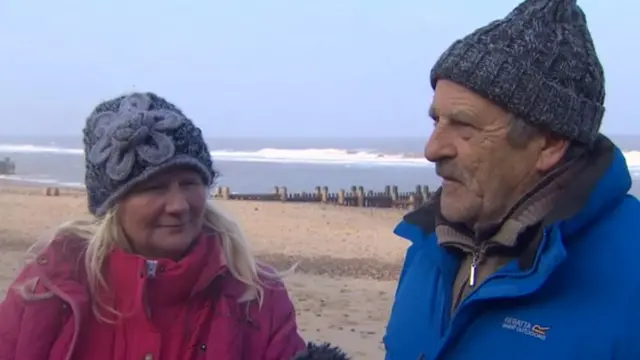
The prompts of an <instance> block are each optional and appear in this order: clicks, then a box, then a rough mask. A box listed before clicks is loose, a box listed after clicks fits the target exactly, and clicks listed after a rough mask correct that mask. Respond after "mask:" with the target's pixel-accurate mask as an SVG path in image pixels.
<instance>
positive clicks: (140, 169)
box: [83, 93, 215, 216]
mask: <svg viewBox="0 0 640 360" xmlns="http://www.w3.org/2000/svg"><path fill="white" fill-rule="evenodd" d="M83 133H84V152H85V167H86V173H85V186H86V188H87V193H88V201H89V211H90V212H91V213H92V214H94V215H96V216H102V215H104V214H105V213H106V212H107V211H108V210H109V209H110V208H111V207H112V206H113V205H114V204H115V203H116V202H117V201H118V200H119V199H120V197H121V196H122V195H124V194H125V193H126V192H127V191H129V190H130V189H131V188H132V187H133V186H135V185H136V184H138V183H140V182H142V181H144V180H145V179H148V178H149V177H150V176H152V175H154V174H156V173H158V172H159V171H162V170H164V169H167V168H169V167H173V166H188V167H191V168H193V169H194V170H196V171H198V172H199V173H200V174H201V175H202V178H203V179H204V181H205V183H206V184H207V185H211V184H212V182H213V181H214V179H215V172H214V170H213V163H212V160H211V154H210V153H209V149H208V148H207V144H206V143H205V141H204V138H203V137H202V131H201V130H200V129H199V128H198V127H196V126H195V125H194V124H193V122H191V120H189V119H188V118H187V117H186V116H185V115H184V114H183V113H182V111H180V110H179V109H178V108H177V107H175V106H174V105H173V104H171V103H169V102H168V101H166V100H165V99H163V98H161V97H159V96H157V95H155V94H153V93H133V94H129V95H126V96H120V97H118V98H116V99H112V100H108V101H105V102H103V103H101V104H99V105H98V106H97V107H96V108H95V110H94V111H93V112H92V113H91V115H90V116H89V118H88V119H87V122H86V125H85V128H84V130H83Z"/></svg>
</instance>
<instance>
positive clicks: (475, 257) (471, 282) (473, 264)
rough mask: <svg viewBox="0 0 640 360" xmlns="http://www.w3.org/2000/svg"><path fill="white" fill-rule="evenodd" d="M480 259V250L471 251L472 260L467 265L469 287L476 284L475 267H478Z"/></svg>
mask: <svg viewBox="0 0 640 360" xmlns="http://www.w3.org/2000/svg"><path fill="white" fill-rule="evenodd" d="M479 259H480V252H479V251H476V252H474V253H473V260H471V266H470V267H469V287H474V286H476V268H477V267H478V260H479Z"/></svg>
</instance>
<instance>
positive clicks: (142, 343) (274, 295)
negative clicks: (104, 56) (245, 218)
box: [0, 93, 305, 360]
mask: <svg viewBox="0 0 640 360" xmlns="http://www.w3.org/2000/svg"><path fill="white" fill-rule="evenodd" d="M84 146H85V163H86V176H85V184H86V188H87V194H88V203H89V211H90V212H91V214H93V215H94V216H95V217H96V219H97V221H96V222H95V224H87V223H82V222H74V223H69V224H66V225H64V226H62V227H61V228H60V229H59V231H57V235H56V236H55V237H54V239H53V240H52V241H50V242H49V243H48V244H47V245H46V246H45V247H44V249H43V250H42V251H39V252H38V255H37V257H36V259H35V261H34V262H32V263H30V264H29V265H27V266H26V267H25V269H24V270H23V271H22V272H21V273H20V275H19V276H18V278H17V279H16V281H15V282H14V284H13V286H12V287H11V289H10V290H9V292H8V293H7V296H6V299H5V300H4V301H3V302H2V304H1V305H0V359H12V360H42V359H49V360H71V359H73V360H85V359H87V360H89V359H90V360H112V359H117V360H121V359H122V360H126V359H136V360H137V359H140V360H142V359H144V360H153V359H161V360H183V359H185V360H192V359H216V360H243V359H244V360H253V359H268V360H281V359H282V360H284V359H287V360H288V359H291V358H292V357H293V356H294V355H295V354H296V353H298V352H299V351H302V350H304V348H305V344H304V342H303V340H302V339H301V338H300V336H299V335H298V331H297V326H296V323H295V312H294V308H293V305H292V303H291V301H290V299H289V296H288V294H287V292H286V290H285V289H284V286H283V285H282V283H281V282H280V281H279V278H278V276H277V274H276V273H274V272H270V271H268V270H267V269H266V268H264V267H262V266H259V265H258V264H257V263H256V260H255V259H254V257H253V255H252V253H251V252H250V249H249V247H248V245H247V243H246V241H245V238H244V237H243V235H242V233H241V231H240V229H239V228H238V226H237V224H236V223H234V222H233V221H232V220H231V219H229V218H228V217H227V216H225V215H224V214H223V213H222V212H221V211H220V210H219V209H217V208H216V207H214V206H213V205H212V204H210V203H209V202H207V197H208V190H209V188H210V186H211V185H212V184H213V181H214V179H215V178H216V173H215V171H214V170H213V167H212V160H211V156H210V154H209V151H208V149H207V145H206V143H205V142H204V139H203V137H202V132H201V131H200V129H199V128H197V127H196V126H195V125H194V124H193V123H192V122H191V121H190V120H189V119H187V118H186V117H185V116H184V114H183V113H182V112H181V111H180V110H179V109H178V108H176V107H175V106H173V105H172V104H171V103H169V102H167V101H166V100H164V99H162V98H160V97H158V96H157V95H155V94H152V93H134V94H131V95H128V96H123V97H119V98H116V99H113V100H110V101H107V102H104V103H102V104H100V105H98V106H97V107H96V109H95V110H94V111H93V113H92V114H91V116H90V117H89V118H88V120H87V123H86V126H85V129H84Z"/></svg>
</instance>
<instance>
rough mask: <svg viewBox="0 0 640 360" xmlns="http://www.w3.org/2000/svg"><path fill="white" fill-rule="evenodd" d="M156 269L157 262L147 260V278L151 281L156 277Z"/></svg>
mask: <svg viewBox="0 0 640 360" xmlns="http://www.w3.org/2000/svg"><path fill="white" fill-rule="evenodd" d="M157 269H158V261H157V260H147V277H149V278H150V279H153V278H155V277H156V270H157Z"/></svg>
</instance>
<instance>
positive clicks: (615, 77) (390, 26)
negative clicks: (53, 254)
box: [0, 0, 640, 138]
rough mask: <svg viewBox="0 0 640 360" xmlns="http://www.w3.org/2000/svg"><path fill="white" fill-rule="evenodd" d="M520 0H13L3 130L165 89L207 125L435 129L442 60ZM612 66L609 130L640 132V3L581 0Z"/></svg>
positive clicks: (2, 74)
mask: <svg viewBox="0 0 640 360" xmlns="http://www.w3.org/2000/svg"><path fill="white" fill-rule="evenodd" d="M518 3H519V1H518V0H487V1H473V0H447V1H433V0H430V1H427V0H394V1H390V0H261V1H258V0H254V1H249V0H234V1H231V0H224V1H222V0H209V1H203V0H200V1H192V0H189V1H177V0H171V1H170V0H136V1H124V0H109V1H106V0H94V1H86V0H84V1H81V0H56V1H44V0H31V1H22V2H20V1H2V2H0V109H1V111H2V116H0V126H1V130H0V131H1V132H2V133H3V134H4V135H9V134H13V135H44V134H58V135H74V134H78V135H80V131H81V129H82V126H83V125H84V121H85V119H86V117H87V116H88V115H89V113H90V112H91V110H92V109H93V107H95V106H96V105H97V104H98V103H99V102H100V101H103V100H106V99H109V98H112V97H115V96H118V95H120V94H123V93H127V92H131V91H136V90H137V91H153V92H155V93H157V94H159V95H161V96H163V97H165V98H167V99H168V100H170V101H171V102H173V103H175V104H176V105H177V106H178V107H180V108H181V109H182V110H183V111H184V112H185V113H186V115H187V116H188V117H190V118H191V119H192V120H193V121H194V122H196V123H197V124H198V125H200V126H201V128H202V129H203V132H204V133H205V135H206V136H207V137H241V136H249V137H379V138H380V137H382V138H384V137H404V136H416V135H421V134H424V135H425V136H428V134H429V133H430V131H431V129H432V124H431V121H430V120H429V119H428V116H427V113H428V111H427V109H428V107H429V105H430V103H431V97H432V95H433V92H432V90H431V87H430V84H429V71H430V69H431V66H432V65H433V64H434V62H435V61H436V59H437V58H438V56H439V55H440V54H441V53H442V52H443V51H444V50H445V49H446V48H447V47H448V46H449V45H450V44H451V43H452V42H453V41H454V40H456V39H458V38H460V37H463V36H464V35H466V34H468V33H469V32H471V31H473V30H474V29H475V28H477V27H480V26H483V25H485V24H487V23H488V22H490V21H492V20H494V19H497V18H500V17H503V16H504V15H506V14H507V13H508V12H509V11H510V10H511V9H512V8H513V7H515V6H516V5H517V4H518ZM578 4H579V5H580V6H581V7H582V8H583V10H584V11H585V13H586V14H587V19H588V22H589V26H590V29H591V33H592V35H593V37H594V41H595V43H596V49H597V51H598V54H599V56H600V59H601V61H602V63H603V66H604V68H605V74H606V88H607V89H606V90H607V97H606V104H605V105H606V108H607V112H606V115H605V119H604V121H603V127H602V131H603V132H604V133H608V134H640V119H636V118H638V110H637V107H636V106H637V103H638V101H639V100H638V95H640V93H639V92H638V89H637V84H640V70H639V67H640V61H639V58H640V41H637V40H634V39H638V38H640V27H639V26H638V22H639V21H640V3H639V2H632V1H631V0H617V1H615V2H606V1H602V0H579V1H578Z"/></svg>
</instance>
